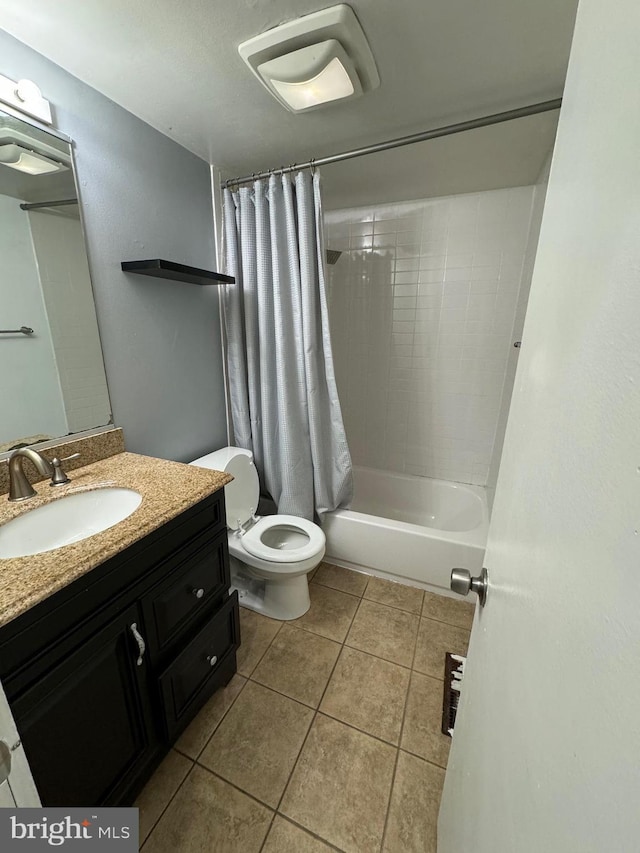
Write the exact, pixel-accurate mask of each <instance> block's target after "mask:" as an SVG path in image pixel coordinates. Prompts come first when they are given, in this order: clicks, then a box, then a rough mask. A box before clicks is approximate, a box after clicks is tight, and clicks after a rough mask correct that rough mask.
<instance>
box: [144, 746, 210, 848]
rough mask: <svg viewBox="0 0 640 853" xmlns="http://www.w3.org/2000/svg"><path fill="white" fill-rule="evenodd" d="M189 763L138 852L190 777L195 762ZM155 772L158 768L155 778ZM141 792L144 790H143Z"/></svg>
mask: <svg viewBox="0 0 640 853" xmlns="http://www.w3.org/2000/svg"><path fill="white" fill-rule="evenodd" d="M172 749H173V747H172ZM168 755H169V753H167V756H168ZM180 755H182V753H180ZM167 756H165V758H166V757H167ZM162 760H163V761H164V760H165V759H164V758H163V759H162ZM189 761H191V767H190V768H189V770H188V771H187V773H185V776H184V779H183V780H182V781H181V782H180V784H179V785H178V787H177V788H176V789H175V791H174V792H173V794H172V795H171V797H170V798H169V802H168V803H167V804H166V806H165V807H164V808H163V809H162V811H161V812H160V815H159V816H158V819H157V820H156V821H155V823H154V824H153V826H152V827H151V829H150V830H149V833H148V834H147V837H146V838H145V840H144V841H143V842H142V846H141V847H140V850H141V851H142V850H143V848H144V847H146V846H147V843H148V842H149V841H150V840H151V836H152V835H153V833H154V832H155V829H156V827H157V826H158V824H159V823H160V821H161V820H162V818H163V817H164V813H165V812H166V811H167V809H168V808H169V806H170V805H171V803H172V802H173V801H174V799H175V798H176V795H177V793H178V791H179V790H180V789H181V788H182V786H183V785H184V783H185V782H186V781H187V779H188V778H189V776H191V773H192V772H193V768H194V767H195V765H196V762H195V761H194V760H193V759H192V758H190V759H189ZM157 772H158V768H156V770H155V772H154V774H153V776H155V774H156V773H157ZM153 776H152V777H151V779H153ZM151 779H149V782H151ZM149 782H147V785H148V784H149ZM145 787H146V786H145ZM143 790H144V788H143Z"/></svg>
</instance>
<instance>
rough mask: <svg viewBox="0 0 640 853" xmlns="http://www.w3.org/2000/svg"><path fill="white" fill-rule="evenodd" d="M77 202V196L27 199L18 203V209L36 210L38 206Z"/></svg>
mask: <svg viewBox="0 0 640 853" xmlns="http://www.w3.org/2000/svg"><path fill="white" fill-rule="evenodd" d="M77 203H78V199H77V198H61V199H60V200H59V201H27V202H24V203H23V204H21V205H20V210H38V208H40V207H63V206H64V205H65V204H77Z"/></svg>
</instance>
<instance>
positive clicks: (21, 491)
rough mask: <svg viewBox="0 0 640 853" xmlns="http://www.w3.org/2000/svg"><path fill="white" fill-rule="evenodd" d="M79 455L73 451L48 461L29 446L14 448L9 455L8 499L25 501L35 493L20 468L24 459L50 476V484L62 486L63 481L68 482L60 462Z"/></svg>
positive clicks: (45, 475)
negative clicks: (68, 454)
mask: <svg viewBox="0 0 640 853" xmlns="http://www.w3.org/2000/svg"><path fill="white" fill-rule="evenodd" d="M79 456H80V454H79V453H73V454H72V455H71V456H67V457H66V458H65V459H58V457H57V456H56V457H55V458H54V459H52V460H51V462H49V461H48V460H47V459H45V458H44V456H42V455H41V454H40V453H38V451H37V450H32V449H31V448H30V447H21V448H19V449H18V450H14V451H13V453H12V454H11V456H10V457H9V500H10V501H26V500H28V499H29V498H32V497H33V496H34V495H35V494H36V490H35V489H34V488H33V486H32V485H31V483H30V482H29V480H28V479H27V475H26V474H25V473H24V471H23V469H22V464H23V461H24V460H25V459H28V460H29V461H30V462H32V463H33V464H34V465H35V466H36V468H37V470H38V472H39V473H40V474H42V476H43V477H51V484H50V485H52V486H64V484H65V483H68V482H69V478H68V477H67V475H66V474H65V472H64V471H63V469H62V463H63V462H67V461H68V460H69V459H77V458H78V457H79Z"/></svg>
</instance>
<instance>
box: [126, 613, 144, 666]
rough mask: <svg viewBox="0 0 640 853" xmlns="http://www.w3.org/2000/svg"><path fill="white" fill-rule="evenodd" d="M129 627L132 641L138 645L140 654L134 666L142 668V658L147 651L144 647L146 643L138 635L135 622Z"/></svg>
mask: <svg viewBox="0 0 640 853" xmlns="http://www.w3.org/2000/svg"><path fill="white" fill-rule="evenodd" d="M130 627H131V633H132V634H133V639H134V640H135V641H136V643H137V644H138V651H139V652H140V654H139V655H138V660H137V661H136V664H137V665H138V666H142V658H143V657H144V653H145V651H146V649H147V646H146V643H145V641H144V638H143V636H142V634H141V633H140V631H138V626H137V624H136V623H135V622H132V623H131V626H130Z"/></svg>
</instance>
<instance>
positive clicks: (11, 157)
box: [0, 143, 67, 175]
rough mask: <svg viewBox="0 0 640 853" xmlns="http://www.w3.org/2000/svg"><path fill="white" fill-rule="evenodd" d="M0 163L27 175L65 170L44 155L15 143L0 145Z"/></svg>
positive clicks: (62, 166)
mask: <svg viewBox="0 0 640 853" xmlns="http://www.w3.org/2000/svg"><path fill="white" fill-rule="evenodd" d="M0 163H1V164H2V165H3V166H9V167H10V168H11V169H17V170H18V171H19V172H26V174H27V175H47V174H49V173H51V172H64V171H66V169H67V167H66V166H65V165H63V164H62V163H58V162H57V161H56V160H50V159H49V157H45V156H44V154H39V153H38V152H36V151H31V150H30V149H28V148H23V147H22V145H16V144H15V143H10V144H9V145H0Z"/></svg>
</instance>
